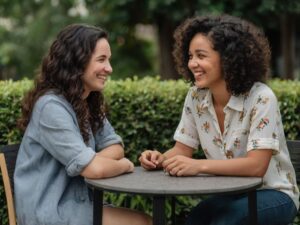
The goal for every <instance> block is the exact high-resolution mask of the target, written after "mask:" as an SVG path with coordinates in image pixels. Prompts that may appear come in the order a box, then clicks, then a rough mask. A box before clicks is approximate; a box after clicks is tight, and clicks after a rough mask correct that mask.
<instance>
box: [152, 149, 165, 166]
mask: <svg viewBox="0 0 300 225" xmlns="http://www.w3.org/2000/svg"><path fill="white" fill-rule="evenodd" d="M161 155H162V154H161V153H160V152H159V151H157V150H155V151H153V152H151V159H150V160H151V162H153V163H155V164H156V165H157V164H158V163H159V158H160V157H161Z"/></svg>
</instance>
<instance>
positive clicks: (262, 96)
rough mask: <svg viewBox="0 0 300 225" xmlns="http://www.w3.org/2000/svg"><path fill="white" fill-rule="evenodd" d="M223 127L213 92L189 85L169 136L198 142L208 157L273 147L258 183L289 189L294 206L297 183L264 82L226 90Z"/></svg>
mask: <svg viewBox="0 0 300 225" xmlns="http://www.w3.org/2000/svg"><path fill="white" fill-rule="evenodd" d="M224 113H225V120H224V132H223V134H222V133H221V131H220V127H219V124H218V120H217V116H216V113H215V110H214V106H213V101H212V94H211V92H210V91H209V90H207V89H199V88H197V87H195V86H194V87H191V88H190V90H189V92H188V94H187V96H186V99H185V103H184V108H183V112H182V117H181V120H180V123H179V125H178V127H177V129H176V132H175V134H174V139H175V140H176V141H178V142H181V143H183V144H185V145H187V146H190V147H192V148H194V149H198V147H199V145H201V147H202V149H203V151H204V153H205V155H206V157H207V159H224V160H227V159H231V158H239V157H245V156H246V154H247V152H248V151H251V150H254V149H272V150H273V156H272V158H271V161H270V164H269V168H268V170H267V172H266V174H265V176H264V178H263V181H264V183H263V187H262V188H263V189H268V188H271V189H276V190H280V191H282V192H284V193H286V194H288V195H289V196H290V197H291V198H292V199H293V201H294V202H295V205H296V207H297V208H299V189H298V187H297V183H296V176H295V171H294V168H293V166H292V163H291V161H290V158H289V153H288V149H287V145H286V140H285V136H284V131H283V125H282V121H281V115H280V111H279V107H278V102H277V99H276V96H275V95H274V93H273V92H272V90H271V89H270V88H269V87H268V86H267V85H265V84H263V83H259V82H257V83H255V84H254V85H253V87H252V88H251V90H250V91H249V93H247V94H245V95H240V96H231V98H230V100H229V102H228V104H227V105H226V107H225V108H224Z"/></svg>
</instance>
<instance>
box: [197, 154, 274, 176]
mask: <svg viewBox="0 0 300 225" xmlns="http://www.w3.org/2000/svg"><path fill="white" fill-rule="evenodd" d="M258 151H261V152H259V153H260V154H261V155H266V157H251V156H247V157H245V158H235V159H228V160H209V159H204V160H198V161H199V163H198V170H199V173H207V174H215V175H229V176H250V177H263V176H264V175H265V173H266V171H267V169H268V165H269V161H270V158H271V151H269V152H266V151H264V152H263V150H258Z"/></svg>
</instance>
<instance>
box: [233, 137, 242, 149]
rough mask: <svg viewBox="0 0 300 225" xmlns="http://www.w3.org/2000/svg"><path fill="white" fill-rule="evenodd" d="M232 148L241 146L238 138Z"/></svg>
mask: <svg viewBox="0 0 300 225" xmlns="http://www.w3.org/2000/svg"><path fill="white" fill-rule="evenodd" d="M233 146H234V147H235V148H240V146H241V140H240V139H238V138H235V140H234V142H233Z"/></svg>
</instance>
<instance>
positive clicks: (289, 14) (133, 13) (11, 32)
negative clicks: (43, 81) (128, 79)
mask: <svg viewBox="0 0 300 225" xmlns="http://www.w3.org/2000/svg"><path fill="white" fill-rule="evenodd" d="M207 13H210V14H221V13H228V14H231V15H236V16H241V17H243V18H245V19H248V20H250V21H252V22H253V23H255V24H256V25H258V26H261V27H263V28H264V30H266V33H267V35H269V34H271V33H276V34H277V35H272V36H269V38H270V42H271V45H272V49H273V51H274V50H275V51H274V52H275V53H276V55H277V54H280V55H283V57H284V59H285V60H284V62H285V63H284V65H285V66H284V68H285V71H284V72H283V74H284V75H286V76H289V78H293V70H294V69H293V67H294V62H293V60H295V59H294V58H295V50H294V47H293V44H292V43H293V42H292V40H293V38H294V36H295V29H296V23H297V19H296V18H297V16H298V18H299V14H300V1H299V0H288V1H286V0H243V1H238V0H188V1H187V0H118V1H112V0H101V1H97V0H64V1H60V0H26V1H22V0H1V3H0V15H1V16H0V79H1V78H2V79H3V78H7V77H12V78H15V79H17V78H20V77H22V76H29V77H32V76H33V73H34V70H35V69H36V68H37V66H38V65H39V64H40V62H41V58H42V56H43V55H44V54H45V51H46V49H47V48H48V46H49V44H50V43H51V42H52V40H53V39H54V36H55V34H56V33H57V32H58V31H59V30H60V29H61V28H62V27H64V26H65V25H67V24H70V23H74V22H76V23H80V22H83V23H89V24H94V25H100V26H103V27H105V28H106V29H107V30H108V31H109V33H110V40H111V46H112V49H113V51H112V52H113V57H112V63H113V67H114V71H115V72H114V73H113V76H114V74H116V77H124V76H125V75H126V76H129V75H138V74H140V75H141V76H143V75H148V74H154V73H156V74H157V73H158V74H160V75H161V76H162V78H164V79H170V78H172V79H173V78H175V79H176V78H179V75H178V74H177V72H176V71H175V69H174V62H173V57H172V54H171V53H172V49H173V44H174V40H173V33H174V29H175V28H176V27H177V26H178V24H179V23H180V22H181V21H183V20H184V19H185V18H187V17H190V16H193V15H203V14H207ZM270 18H272V19H270ZM137 24H147V25H153V26H154V27H155V28H156V34H157V38H156V39H157V42H158V47H157V52H158V57H156V55H155V53H154V51H155V50H156V48H155V46H153V43H151V42H149V41H147V40H142V39H140V38H139V37H137V35H136V26H137ZM280 24H282V25H281V27H282V28H281V30H282V32H281V33H280V29H279V27H280ZM293 24H295V25H294V26H292V25H293ZM284 29H286V30H284ZM280 34H281V35H280ZM277 41H278V43H277ZM277 45H281V46H283V47H282V48H281V49H280V48H278V50H276V49H277V48H276V46H277ZM272 61H273V67H275V64H276V60H275V59H274V58H273V60H272ZM156 62H157V63H156ZM155 64H159V71H156V70H155Z"/></svg>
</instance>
